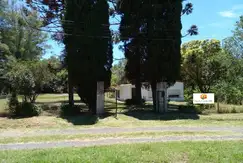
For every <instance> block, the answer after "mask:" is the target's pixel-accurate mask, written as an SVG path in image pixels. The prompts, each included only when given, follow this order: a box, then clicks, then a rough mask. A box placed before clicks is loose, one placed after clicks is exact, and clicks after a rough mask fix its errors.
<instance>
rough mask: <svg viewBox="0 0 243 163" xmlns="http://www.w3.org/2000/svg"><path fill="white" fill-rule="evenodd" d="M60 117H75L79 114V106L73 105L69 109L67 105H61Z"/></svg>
mask: <svg viewBox="0 0 243 163" xmlns="http://www.w3.org/2000/svg"><path fill="white" fill-rule="evenodd" d="M60 108H61V115H62V116H76V115H79V114H80V110H81V108H80V106H78V105H74V106H73V107H71V106H70V105H69V104H65V103H63V104H62V105H61V107H60Z"/></svg>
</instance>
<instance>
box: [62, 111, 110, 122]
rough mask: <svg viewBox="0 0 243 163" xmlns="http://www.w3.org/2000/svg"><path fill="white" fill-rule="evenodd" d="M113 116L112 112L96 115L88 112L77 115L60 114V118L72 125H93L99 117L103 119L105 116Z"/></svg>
mask: <svg viewBox="0 0 243 163" xmlns="http://www.w3.org/2000/svg"><path fill="white" fill-rule="evenodd" d="M110 116H113V113H105V114H103V115H100V116H97V115H93V114H91V113H90V112H82V113H80V115H77V116H60V117H61V118H62V119H65V120H67V121H68V122H69V123H72V124H73V125H94V124H96V123H97V122H98V121H99V119H104V118H107V117H110Z"/></svg>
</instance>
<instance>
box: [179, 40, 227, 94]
mask: <svg viewBox="0 0 243 163" xmlns="http://www.w3.org/2000/svg"><path fill="white" fill-rule="evenodd" d="M181 51H182V52H181V53H182V79H183V81H184V83H185V86H186V87H191V88H192V90H196V89H197V90H199V91H200V92H202V93H209V92H210V91H211V90H212V87H213V86H214V85H215V84H216V83H218V82H219V81H220V80H221V79H222V77H223V76H224V74H225V69H226V68H225V66H224V65H222V62H221V57H222V54H223V52H222V49H221V46H220V41H218V40H203V41H201V40H195V41H190V42H188V43H185V44H183V45H182V50H181Z"/></svg>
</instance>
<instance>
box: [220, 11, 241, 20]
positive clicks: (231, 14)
mask: <svg viewBox="0 0 243 163" xmlns="http://www.w3.org/2000/svg"><path fill="white" fill-rule="evenodd" d="M219 14H220V15H221V16H223V17H226V18H236V17H238V16H239V15H238V14H237V13H235V12H234V11H221V12H219Z"/></svg>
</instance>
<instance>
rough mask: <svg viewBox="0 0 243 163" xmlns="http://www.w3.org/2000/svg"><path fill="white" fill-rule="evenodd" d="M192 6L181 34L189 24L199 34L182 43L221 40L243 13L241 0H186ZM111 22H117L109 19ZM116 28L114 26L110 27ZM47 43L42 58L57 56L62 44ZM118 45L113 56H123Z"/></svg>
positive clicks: (188, 37) (183, 22)
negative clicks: (196, 28)
mask: <svg viewBox="0 0 243 163" xmlns="http://www.w3.org/2000/svg"><path fill="white" fill-rule="evenodd" d="M187 2H191V3H192V4H193V6H194V10H193V13H192V14H190V15H184V16H183V17H182V25H183V30H182V35H184V34H185V33H186V31H187V29H189V28H190V26H191V25H197V26H198V28H199V35H197V36H187V37H185V38H183V39H182V43H185V42H188V41H191V40H204V39H218V40H220V41H221V40H222V39H224V38H226V37H229V36H231V35H232V30H233V29H234V28H235V27H234V26H235V23H236V21H238V20H239V17H240V15H243V1H242V0H224V1H223V0H190V1H189V0H188V1H187ZM110 21H111V22H117V20H115V19H110ZM112 28H113V29H114V28H117V27H115V26H113V27H112ZM48 44H50V45H51V46H52V48H51V49H49V50H47V52H46V54H45V56H44V58H48V57H50V56H53V55H55V56H58V55H60V52H61V51H62V49H63V45H60V44H57V43H56V42H55V41H52V40H49V41H48ZM118 47H119V44H118V45H114V46H113V56H114V58H123V57H124V55H123V53H122V52H121V51H120V50H119V49H118Z"/></svg>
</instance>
